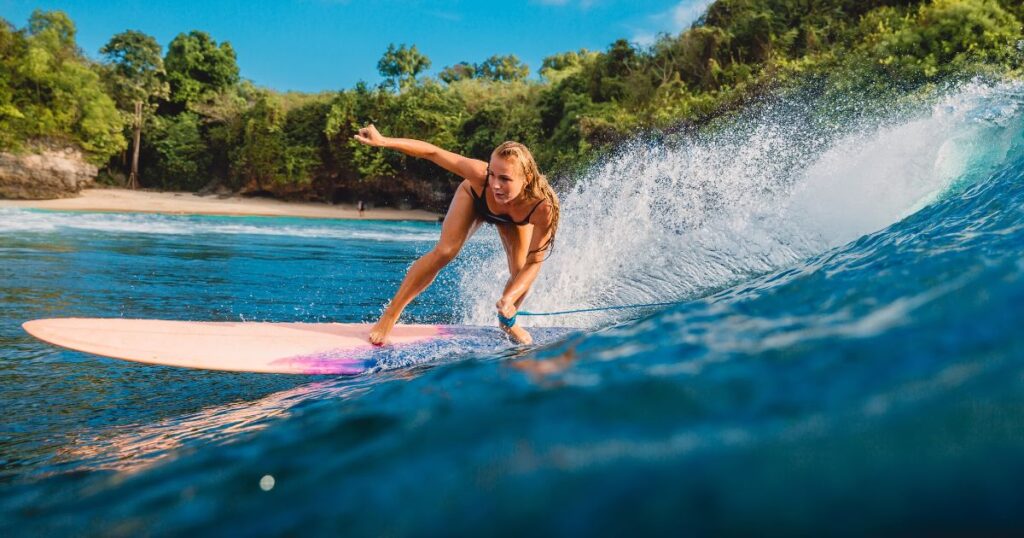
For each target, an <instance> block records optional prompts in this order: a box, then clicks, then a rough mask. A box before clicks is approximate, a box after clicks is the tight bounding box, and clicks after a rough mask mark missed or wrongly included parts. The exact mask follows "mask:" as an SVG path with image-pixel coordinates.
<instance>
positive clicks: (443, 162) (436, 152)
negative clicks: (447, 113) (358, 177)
mask: <svg viewBox="0 0 1024 538" xmlns="http://www.w3.org/2000/svg"><path fill="white" fill-rule="evenodd" d="M353 138H355V139H356V140H358V141H360V142H362V143H363V144H366V145H368V146H376V147H380V148H389V149H393V150H397V151H401V152H402V153H404V154H406V155H409V156H412V157H416V158H419V159H427V160H429V161H430V162H432V163H434V164H436V165H438V166H440V167H441V168H444V169H445V170H447V171H449V172H451V173H453V174H455V175H457V176H459V177H463V178H467V179H482V178H483V177H484V176H485V175H486V174H487V163H485V162H483V161H481V160H478V159H470V158H468V157H463V156H462V155H459V154H458V153H452V152H450V151H447V150H444V149H441V148H439V147H437V146H435V145H433V144H431V143H430V142H424V141H422V140H414V139H412V138H389V137H386V136H383V135H381V134H380V133H379V132H378V131H377V128H376V127H374V126H373V124H372V123H371V124H370V125H367V126H366V127H363V128H362V129H359V132H358V133H356V134H355V136H354V137H353Z"/></svg>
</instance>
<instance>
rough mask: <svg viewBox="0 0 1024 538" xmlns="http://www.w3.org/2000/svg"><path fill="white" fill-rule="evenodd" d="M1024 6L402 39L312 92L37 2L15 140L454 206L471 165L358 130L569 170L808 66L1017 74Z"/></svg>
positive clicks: (242, 181) (25, 40)
mask: <svg viewBox="0 0 1024 538" xmlns="http://www.w3.org/2000/svg"><path fill="white" fill-rule="evenodd" d="M1022 21H1024V3H1022V2H1020V1H1019V0H926V1H921V0H719V1H717V2H714V3H713V4H711V5H710V7H709V8H708V10H707V12H706V13H705V14H704V15H703V16H702V17H701V18H700V19H698V20H697V21H696V22H695V23H694V24H693V25H692V26H691V27H690V28H688V29H686V30H685V31H682V32H681V33H679V34H678V35H668V34H663V35H661V36H659V37H658V38H657V39H656V40H655V42H654V43H653V44H651V45H647V46H641V45H638V44H636V43H631V42H629V41H627V40H625V39H620V40H617V41H615V42H613V43H611V44H609V45H608V46H607V47H606V48H605V49H604V50H585V49H581V50H574V51H566V52H563V53H560V54H556V55H553V56H550V57H547V58H545V59H544V61H543V63H542V65H540V66H528V65H525V64H524V63H523V62H521V61H520V60H519V59H518V58H517V57H515V56H512V55H494V56H491V57H490V58H489V59H487V60H485V61H483V62H480V63H470V62H462V63H458V64H456V65H451V66H445V67H443V68H442V69H440V70H439V71H437V72H436V73H437V74H436V75H433V76H431V75H428V74H427V72H428V71H429V70H430V68H431V67H432V63H431V60H430V58H429V57H428V56H427V55H426V54H424V52H422V51H421V50H419V49H418V48H417V47H416V45H415V44H411V43H410V44H394V45H392V46H390V47H388V48H387V49H386V50H384V51H381V56H380V57H379V58H367V59H366V61H367V62H376V63H377V68H378V70H379V72H380V74H381V76H382V77H383V82H382V83H380V84H378V85H369V84H366V83H359V84H356V85H355V86H354V87H352V88H345V89H339V90H337V91H333V92H324V93H317V94H306V93H298V92H278V91H275V90H274V89H271V88H263V87H258V86H256V85H254V84H253V83H252V82H250V81H248V80H246V79H245V78H244V76H243V73H240V72H239V68H238V65H237V53H236V51H235V50H234V48H233V47H232V45H231V44H230V43H229V42H226V41H218V40H217V38H216V36H211V35H209V34H208V33H206V32H203V31H201V30H194V29H193V30H187V31H183V32H182V33H180V34H178V35H177V37H175V38H174V39H173V40H172V41H171V42H170V43H167V44H166V46H163V45H161V44H160V43H158V42H157V41H156V40H155V39H154V38H153V37H151V36H148V35H146V34H144V33H142V32H138V31H135V30H125V31H124V32H122V33H119V34H117V35H114V36H111V37H110V40H109V42H107V44H106V45H104V46H103V48H102V49H101V50H100V54H99V55H98V57H95V58H94V57H89V56H88V55H86V54H85V53H83V52H82V50H81V49H80V48H79V47H78V45H77V43H76V37H75V36H76V28H75V23H74V21H72V20H71V19H70V18H69V17H68V16H67V15H66V14H65V13H63V12H59V11H50V12H46V11H36V12H34V13H33V14H32V16H31V17H30V19H29V20H28V21H26V22H25V24H24V26H20V27H19V26H17V25H16V24H15V22H14V21H7V20H4V19H0V151H4V152H11V153H19V152H21V153H24V152H32V151H35V149H36V148H39V147H41V146H46V145H52V144H70V145H74V146H76V147H77V148H80V149H81V150H82V152H83V153H84V154H85V155H86V156H87V158H88V160H89V161H91V162H92V163H93V164H95V165H97V166H99V167H100V181H101V182H102V183H106V184H110V185H119V186H133V187H134V186H138V187H141V188H148V189H159V190H182V191H202V192H213V191H222V192H234V193H242V194H250V195H264V196H273V197H276V198H282V199H295V200H312V201H326V202H332V203H333V202H352V201H355V200H366V201H368V202H371V203H377V204H381V205H392V206H406V207H424V208H431V209H438V208H441V207H443V206H444V204H445V203H446V201H447V199H448V198H449V197H450V194H451V192H452V191H453V189H454V187H455V186H456V185H457V184H458V182H459V178H456V177H454V176H451V175H450V174H447V173H445V172H444V171H442V170H440V169H438V168H436V167H434V166H432V165H431V164H430V163H427V162H424V161H418V160H416V159H411V158H406V157H404V156H402V155H401V154H399V153H397V152H389V151H380V150H377V149H375V148H369V147H366V146H362V145H360V144H358V143H357V142H355V141H353V139H352V135H353V133H354V132H355V131H356V129H358V128H359V127H361V126H363V125H365V124H367V123H375V124H376V125H378V126H379V127H380V129H381V130H382V131H383V132H384V133H385V134H386V135H387V136H400V137H410V138H419V139H423V140H427V141H429V142H432V143H434V144H436V145H439V146H442V147H444V148H447V149H450V150H452V151H455V152H459V153H462V154H464V155H468V156H472V157H477V158H481V159H486V158H487V157H488V156H489V154H490V151H491V150H492V149H493V148H494V147H495V146H497V145H498V144H499V143H501V142H502V141H505V140H517V141H520V142H523V143H525V144H527V145H528V146H529V147H530V148H532V149H533V151H534V153H535V155H536V157H537V159H538V162H539V164H540V165H541V168H542V170H544V171H545V172H546V173H547V174H548V175H549V176H550V177H553V178H554V179H555V180H556V184H557V182H558V181H571V179H572V177H573V176H574V172H575V171H577V170H579V169H580V167H583V166H586V165H587V164H588V163H590V162H593V160H594V159H597V158H600V156H601V155H602V153H603V152H606V151H609V150H610V149H611V148H614V147H615V146H616V145H618V144H621V143H622V142H623V141H625V140H629V139H631V138H633V137H636V136H638V135H639V134H640V133H644V134H645V135H647V136H650V135H651V133H654V134H653V136H657V134H658V133H671V132H677V131H679V130H681V129H682V130H685V129H693V128H699V127H700V126H702V125H706V124H708V123H709V122H711V121H712V120H714V119H715V118H718V117H721V116H723V115H727V114H730V113H731V112H733V111H736V110H738V109H741V108H742V107H743V106H744V105H745V104H746V103H748V102H750V101H751V100H754V99H758V98H759V97H760V96H762V95H765V94H768V93H771V92H778V91H785V90H786V89H787V88H796V87H799V86H801V85H806V84H807V83H808V81H816V82H815V83H816V84H819V85H822V87H824V88H825V90H824V91H830V89H836V90H837V91H838V90H841V91H845V92H857V93H858V94H859V95H864V96H867V97H868V98H874V99H877V100H879V101H884V100H885V99H886V98H887V95H889V94H891V93H893V92H899V93H901V94H906V93H910V92H915V91H920V90H921V89H923V88H927V87H929V86H930V85H936V84H943V83H948V82H949V81H956V80H965V79H969V78H972V77H977V76H983V77H1017V76H1019V75H1020V73H1021V70H1022V65H1024V30H1022ZM183 30H186V29H183Z"/></svg>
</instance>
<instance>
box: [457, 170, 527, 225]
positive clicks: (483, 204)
mask: <svg viewBox="0 0 1024 538" xmlns="http://www.w3.org/2000/svg"><path fill="white" fill-rule="evenodd" d="M487 183H488V182H487V181H486V180H485V181H484V189H483V190H482V191H480V194H479V195H478V194H477V193H476V192H474V191H473V187H470V186H468V185H467V187H468V188H469V193H470V194H471V195H472V196H473V207H475V208H476V212H477V213H479V214H480V216H481V217H483V219H484V220H485V221H486V222H490V223H491V224H514V225H516V226H524V225H526V224H529V223H530V217H532V216H533V212H534V211H536V210H537V208H538V207H540V204H543V203H544V200H541V201H539V202H537V204H536V205H534V206H533V209H531V210H530V212H529V213H527V214H526V218H525V219H523V220H521V221H515V220H512V217H510V216H508V215H499V214H497V213H494V212H493V211H491V208H489V207H487Z"/></svg>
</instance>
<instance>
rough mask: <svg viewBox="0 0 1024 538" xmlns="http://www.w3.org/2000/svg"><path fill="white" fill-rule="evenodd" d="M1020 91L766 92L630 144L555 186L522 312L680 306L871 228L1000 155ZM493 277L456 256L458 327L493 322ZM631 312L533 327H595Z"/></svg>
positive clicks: (483, 261)
mask: <svg viewBox="0 0 1024 538" xmlns="http://www.w3.org/2000/svg"><path fill="white" fill-rule="evenodd" d="M1020 92H1021V88H1020V84H1018V83H995V84H990V83H984V82H980V81H975V82H972V83H970V84H966V85H963V86H958V87H955V88H951V89H948V90H947V91H945V92H944V93H943V94H940V95H937V96H935V97H932V98H930V99H929V102H930V103H931V106H925V107H922V106H919V105H917V106H915V105H906V106H904V107H902V108H898V109H892V110H889V111H888V113H887V115H886V116H885V117H879V118H869V119H865V118H856V119H853V118H851V119H850V121H849V122H847V123H844V122H843V121H836V120H835V118H831V117H828V116H827V114H826V113H823V112H822V110H828V107H827V106H823V105H822V103H818V102H814V101H808V100H803V99H797V98H793V97H790V98H778V99H775V100H772V101H771V102H768V103H765V104H762V105H760V106H757V107H754V108H753V109H751V110H748V111H746V112H744V113H742V114H740V115H739V116H738V117H736V118H734V119H732V120H729V121H728V122H726V123H724V124H722V125H720V126H719V127H718V128H716V129H715V130H714V132H713V133H711V134H704V135H693V136H690V137H686V138H684V139H682V140H680V141H677V142H674V143H673V142H666V141H656V142H651V141H634V142H633V143H630V144H627V145H626V146H624V147H622V148H621V149H620V150H619V151H617V152H615V153H614V154H613V155H612V156H611V157H609V158H607V159H606V160H605V161H603V162H601V163H599V164H598V165H596V166H594V167H593V168H592V169H591V170H589V171H588V172H586V173H585V174H584V175H583V177H582V178H580V179H579V180H578V181H577V182H576V184H575V186H574V187H572V189H571V190H569V191H568V192H564V193H562V223H561V229H560V233H559V236H558V239H557V242H556V246H555V249H554V252H553V254H552V255H551V257H550V258H549V259H548V260H547V262H546V263H545V267H544V269H543V270H542V272H541V273H540V276H539V277H538V279H537V281H536V283H535V284H534V287H533V290H532V292H531V294H530V296H529V297H528V298H527V300H526V302H525V304H524V307H523V308H524V309H528V310H531V311H548V310H561V309H566V308H590V307H600V306H611V305H621V304H630V303H653V302H663V301H671V300H679V301H683V300H687V299H692V298H695V297H698V296H701V295H704V294H707V293H708V292H710V291H712V290H714V289H718V288H721V287H723V286H726V285H728V284H731V283H735V282H738V281H741V280H743V279H746V278H749V277H751V276H753V275H757V274H761V273H766V272H769V271H772V270H775V269H778V268H781V267H786V266H789V265H792V264H793V263H795V262H796V261H798V260H800V259H803V258H806V257H808V256H811V255H813V254H816V253H819V252H822V251H824V250H826V249H828V248H833V247H836V246H839V245H841V244H843V243H846V242H848V241H851V240H854V239H856V238H857V237H860V236H861V235H864V234H866V233H869V232H872V231H874V230H878V229H881V228H883V227H885V226H886V225H888V224H891V223H893V222H896V221H898V220H899V219H901V218H904V217H906V216H907V215H909V214H911V213H913V212H914V211H916V210H918V209H920V208H921V207H923V206H925V205H926V204H927V203H929V202H931V201H933V200H935V199H936V198H937V197H939V196H941V194H942V193H943V192H944V191H945V190H947V189H949V188H950V187H951V186H952V185H954V184H956V183H957V182H958V181H959V178H962V177H963V176H964V174H965V173H966V172H968V171H970V170H976V169H979V168H981V169H984V168H990V167H992V166H993V165H994V164H996V163H999V162H1002V160H1003V159H1004V158H1005V157H1006V155H1007V152H1008V151H1010V144H1011V141H1012V140H1013V139H1014V137H1019V133H1020V128H1021V127H1020V122H1021V119H1020V117H1019V114H1018V113H1017V107H1018V106H1019V103H1020ZM844 108H846V109H851V108H856V107H851V106H849V103H845V104H844ZM506 271H507V269H506V261H505V255H504V253H503V252H501V251H498V250H497V249H495V250H492V251H489V252H487V253H485V254H483V255H479V256H477V257H476V258H475V259H472V260H469V261H467V262H464V263H463V265H462V266H461V268H460V270H459V275H460V278H461V281H460V283H459V287H460V289H461V295H462V297H463V299H462V308H463V312H464V322H466V323H470V324H488V323H491V322H492V321H493V320H492V318H493V311H494V302H495V301H496V299H497V297H498V296H499V294H500V292H501V286H500V285H499V284H503V283H504V280H503V279H499V278H482V275H491V276H492V277H493V276H494V275H501V274H507V273H505V272H506ZM641 312H642V311H641ZM636 313H637V312H636V311H633V312H629V311H625V312H624V311H616V312H608V313H598V314H587V315H575V316H559V317H551V318H534V319H531V320H530V324H531V325H560V326H577V327H595V326H600V325H604V324H607V323H609V322H612V321H615V320H621V319H623V318H626V317H629V316H635V315H636Z"/></svg>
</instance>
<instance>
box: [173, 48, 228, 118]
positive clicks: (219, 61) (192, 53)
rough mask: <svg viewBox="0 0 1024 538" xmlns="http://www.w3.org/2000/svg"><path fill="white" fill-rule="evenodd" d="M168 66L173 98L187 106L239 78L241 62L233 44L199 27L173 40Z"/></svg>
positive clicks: (221, 89) (217, 92)
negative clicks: (214, 38) (232, 46)
mask: <svg viewBox="0 0 1024 538" xmlns="http://www.w3.org/2000/svg"><path fill="white" fill-rule="evenodd" d="M164 68H165V69H166V70H167V80H168V82H169V83H170V96H171V97H170V99H171V102H173V103H176V104H178V105H180V106H182V107H184V108H186V109H193V108H194V107H195V105H197V104H198V103H200V102H203V101H207V100H209V99H212V98H213V97H215V96H216V95H217V94H219V93H221V92H223V91H224V90H226V89H228V88H229V87H231V86H232V85H234V84H236V83H237V82H238V63H237V61H236V58H235V50H234V49H233V48H231V44H230V43H228V42H227V41H224V42H222V43H220V44H218V43H217V42H216V41H214V40H213V38H211V37H210V35H209V34H207V33H206V32H200V31H198V30H193V31H191V32H189V33H187V34H178V35H177V37H175V38H174V40H172V41H171V44H170V45H168V46H167V56H166V57H165V58H164Z"/></svg>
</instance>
